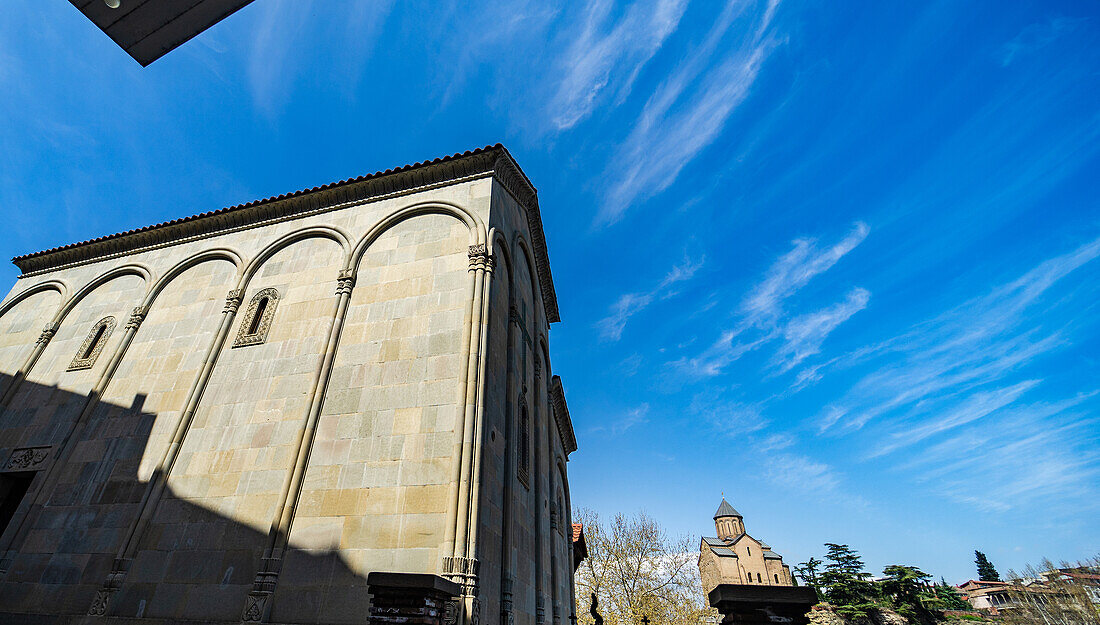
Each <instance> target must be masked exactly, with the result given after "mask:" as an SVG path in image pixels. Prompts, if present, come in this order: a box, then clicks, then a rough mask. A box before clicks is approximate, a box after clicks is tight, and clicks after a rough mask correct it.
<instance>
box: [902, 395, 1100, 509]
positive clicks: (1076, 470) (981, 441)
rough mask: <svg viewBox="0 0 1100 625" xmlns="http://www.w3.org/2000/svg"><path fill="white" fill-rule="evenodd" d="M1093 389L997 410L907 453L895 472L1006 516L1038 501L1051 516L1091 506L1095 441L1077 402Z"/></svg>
mask: <svg viewBox="0 0 1100 625" xmlns="http://www.w3.org/2000/svg"><path fill="white" fill-rule="evenodd" d="M1096 395H1097V393H1096V392H1095V391H1093V392H1090V393H1084V394H1081V395H1078V396H1075V397H1071V398H1068V399H1064V400H1060V401H1055V402H1038V403H1032V404H1028V405H1023V406H1017V407H1014V408H1010V409H1007V410H1004V411H1002V412H1003V414H1002V415H1001V418H999V419H998V421H997V422H996V423H995V424H992V425H991V424H984V423H978V422H975V423H972V424H970V425H969V426H967V427H964V428H960V429H959V430H956V431H955V432H954V433H953V434H952V435H951V436H950V437H948V438H946V439H945V440H943V441H940V442H938V443H936V444H934V445H930V446H927V447H925V448H923V449H920V450H917V451H916V452H915V453H912V454H910V455H909V456H908V457H907V458H908V459H907V460H906V461H905V462H904V463H902V464H900V465H899V466H898V467H897V470H899V471H903V472H905V473H907V474H910V475H915V476H916V478H917V480H918V481H921V482H925V483H930V484H935V486H936V489H937V491H938V492H940V493H943V494H945V495H946V496H948V497H950V498H952V499H955V500H957V501H961V502H964V503H968V504H971V505H974V506H976V507H978V508H980V509H983V510H990V511H995V512H1005V511H1008V510H1010V509H1012V508H1014V507H1017V506H1025V505H1030V504H1033V503H1035V502H1037V501H1040V500H1041V501H1042V502H1043V503H1044V504H1045V506H1046V509H1047V511H1048V512H1049V513H1056V512H1059V509H1064V508H1067V507H1073V508H1075V510H1074V512H1075V513H1080V512H1081V510H1080V508H1081V506H1086V507H1091V508H1093V509H1096V508H1097V503H1096V502H1097V500H1098V497H1097V495H1098V494H1100V493H1097V492H1096V484H1097V478H1100V468H1098V464H1097V462H1098V461H1100V452H1098V451H1097V450H1098V449H1100V444H1098V443H1100V441H1098V440H1097V434H1096V431H1095V429H1094V426H1095V424H1096V422H1095V419H1094V418H1090V417H1088V416H1086V415H1087V413H1088V412H1089V411H1088V410H1084V409H1083V406H1082V404H1083V403H1085V402H1086V401H1088V400H1090V399H1093V398H1094V397H1096Z"/></svg>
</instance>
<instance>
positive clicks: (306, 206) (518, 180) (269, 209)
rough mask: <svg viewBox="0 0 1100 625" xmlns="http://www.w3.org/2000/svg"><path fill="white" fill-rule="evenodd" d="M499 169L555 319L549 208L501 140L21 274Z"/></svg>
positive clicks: (67, 248) (123, 239)
mask: <svg viewBox="0 0 1100 625" xmlns="http://www.w3.org/2000/svg"><path fill="white" fill-rule="evenodd" d="M490 175H491V176H493V177H494V178H495V179H496V180H497V181H499V182H500V183H501V184H502V185H503V186H504V188H506V189H507V190H508V191H509V192H510V193H511V194H512V195H513V196H514V197H515V198H516V200H517V201H518V202H519V203H520V205H521V206H523V208H524V209H525V211H526V213H527V221H528V228H529V230H530V231H531V239H532V242H531V243H532V247H533V248H534V249H533V250H532V251H533V252H534V254H535V263H536V265H537V267H536V269H537V270H538V273H539V283H540V287H541V291H542V293H541V295H542V299H543V306H544V309H545V314H546V318H547V321H548V322H551V323H553V322H556V321H559V320H560V317H559V313H558V302H557V295H556V293H555V290H554V282H553V276H552V274H551V273H550V259H549V256H548V254H547V249H546V237H545V234H544V233H543V229H542V216H541V213H540V212H539V207H538V193H537V191H536V190H535V188H534V186H533V185H531V182H530V180H529V179H528V178H527V176H526V175H525V174H524V173H523V171H522V170H521V169H520V168H519V165H518V164H517V163H516V162H515V160H514V159H513V158H512V156H511V154H509V153H508V150H507V149H506V148H505V147H504V146H503V145H501V144H499V143H498V144H496V145H491V146H486V147H484V148H478V149H476V150H469V151H466V152H462V153H461V154H453V155H451V156H445V157H441V158H437V159H434V160H431V161H422V162H419V163H413V164H410V165H405V166H403V167H398V168H394V169H387V170H385V171H380V172H376V173H373V174H367V175H364V176H359V177H357V178H349V179H347V180H341V181H338V182H332V183H329V184H324V185H321V186H317V187H312V188H309V189H302V190H300V191H294V192H292V193H284V194H282V195H277V196H274V197H269V198H265V199H261V200H254V201H251V202H247V203H244V204H238V205H235V206H228V207H225V208H220V209H218V210H214V211H209V212H205V213H199V214H197V215H192V216H189V217H182V218H179V219H173V220H171V221H167V222H163V223H159V224H154V225H151V226H145V227H142V228H136V229H134V230H128V231H125V232H119V233H116V234H110V235H106V236H102V237H99V238H96V239H91V240H88V241H82V242H79V243H72V244H69V245H64V246H60V247H55V248H52V249H48V250H43V251H41V252H34V253H31V254H25V255H22V256H16V257H15V258H13V259H12V262H13V263H14V264H15V265H16V266H17V267H19V269H20V271H21V272H22V275H21V276H20V277H21V278H23V277H29V276H34V275H39V274H42V273H46V272H49V271H54V270H57V269H61V268H65V267H71V266H76V265H82V264H87V263H92V262H97V261H101V260H106V259H110V258H117V257H120V256H125V255H128V254H133V253H135V252H139V251H143V250H147V249H151V248H157V247H164V246H169V245H178V244H180V243H184V242H187V241H192V240H195V239H201V238H205V237H210V236H214V235H217V234H223V233H226V232H230V231H234V230H237V229H243V228H250V227H256V226H260V225H263V224H266V223H269V222H272V221H280V220H284V219H294V218H300V217H304V216H306V215H310V214H314V213H319V212H326V211H329V210H335V209H337V208H341V207H342V206H343V205H345V204H348V203H361V202H365V201H377V200H380V199H385V198H387V197H392V196H395V195H403V194H408V193H414V192H417V191H424V190H426V189H428V188H434V187H436V186H444V185H447V184H454V183H455V182H460V181H464V180H469V179H476V178H478V177H485V176H490Z"/></svg>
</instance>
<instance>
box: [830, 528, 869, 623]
mask: <svg viewBox="0 0 1100 625" xmlns="http://www.w3.org/2000/svg"><path fill="white" fill-rule="evenodd" d="M825 546H826V547H827V548H828V549H829V551H828V553H826V554H825V560H826V561H827V564H825V570H824V571H823V572H822V573H821V576H820V577H819V578H818V579H819V581H820V583H821V587H822V589H823V590H824V594H825V598H826V599H828V601H829V603H831V604H832V605H833V606H834V607H835V608H836V611H837V612H838V613H840V614H843V615H845V616H850V617H857V618H861V617H866V616H867V614H868V612H870V611H871V610H872V609H874V608H875V603H874V600H875V590H876V588H875V584H874V582H872V581H870V580H869V579H867V578H868V577H870V574H869V573H867V572H865V571H864V570H863V560H862V559H861V558H860V557H859V554H858V553H857V552H855V551H853V550H852V549H851V548H850V547H848V545H837V544H835V543H825Z"/></svg>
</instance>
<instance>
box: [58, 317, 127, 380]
mask: <svg viewBox="0 0 1100 625" xmlns="http://www.w3.org/2000/svg"><path fill="white" fill-rule="evenodd" d="M114 329H115V318H114V317H104V318H102V319H100V320H99V321H97V322H96V323H95V325H94V326H92V329H91V330H89V331H88V336H87V337H86V338H85V339H84V342H83V343H81V344H80V349H78V350H77V352H76V356H74V357H73V361H72V362H71V363H69V369H68V370H69V371H78V370H80V369H91V368H92V365H94V364H95V361H96V359H97V358H99V354H100V353H101V352H102V351H103V347H104V346H105V345H106V344H107V339H108V338H110V336H111V332H113V331H114Z"/></svg>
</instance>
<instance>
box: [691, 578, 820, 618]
mask: <svg viewBox="0 0 1100 625" xmlns="http://www.w3.org/2000/svg"><path fill="white" fill-rule="evenodd" d="M707 600H708V601H709V602H710V606H711V607H712V608H716V609H717V610H718V611H719V612H721V613H722V624H723V625H730V624H732V623H738V624H741V623H744V624H749V625H757V624H759V625H763V624H765V623H767V624H769V625H770V624H771V623H793V624H794V625H806V624H807V623H809V622H810V621H809V618H808V617H807V616H806V614H807V613H808V612H809V611H810V608H812V607H813V606H814V604H815V603H817V593H816V592H814V589H813V588H809V587H806V586H756V585H749V584H719V585H718V586H717V587H715V589H714V590H712V591H710V593H708V594H707Z"/></svg>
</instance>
